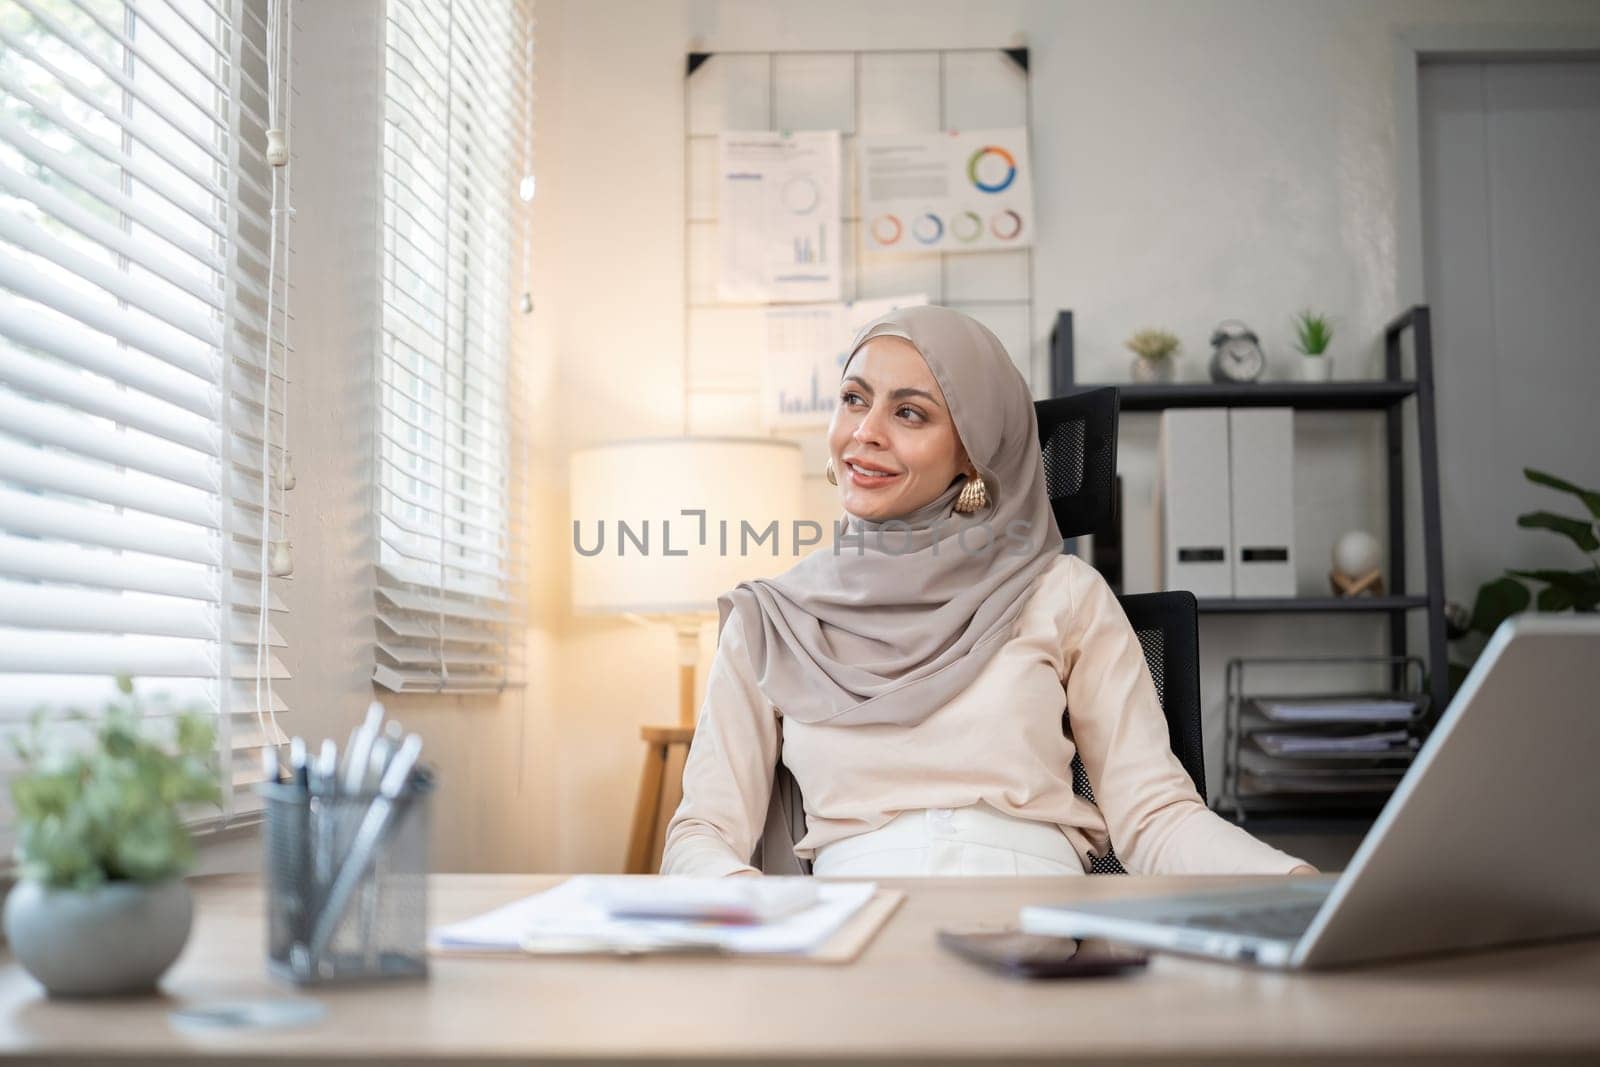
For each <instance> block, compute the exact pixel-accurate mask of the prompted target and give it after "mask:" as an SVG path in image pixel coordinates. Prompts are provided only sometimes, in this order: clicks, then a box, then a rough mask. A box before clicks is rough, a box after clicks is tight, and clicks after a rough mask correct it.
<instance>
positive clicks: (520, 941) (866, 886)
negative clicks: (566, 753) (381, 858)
mask: <svg viewBox="0 0 1600 1067" xmlns="http://www.w3.org/2000/svg"><path fill="white" fill-rule="evenodd" d="M795 880H799V879H784V878H763V879H761V880H760V881H761V882H763V883H773V887H774V891H775V892H781V891H783V888H784V887H783V886H782V883H784V882H788V881H795ZM803 880H804V881H810V879H803ZM653 881H654V882H655V883H656V884H657V885H660V886H661V887H662V894H663V899H668V898H678V897H681V896H682V894H683V892H684V891H686V890H689V889H691V888H692V886H693V883H697V882H699V883H705V882H707V881H716V880H714V879H701V878H691V877H688V876H682V875H669V876H664V877H660V878H656V879H654V880H653ZM751 881H752V883H754V882H755V880H754V879H752V880H751ZM624 884H627V892H626V894H625V895H628V896H629V897H630V898H636V896H637V893H636V891H635V887H636V886H638V885H642V884H645V882H644V880H643V879H640V878H638V877H637V876H634V877H629V876H627V875H580V876H578V877H575V878H569V879H567V880H566V881H565V882H562V883H561V884H560V885H558V886H556V887H555V888H554V889H549V890H546V891H545V892H543V893H536V894H534V895H533V896H530V897H524V898H523V899H522V900H518V901H515V902H513V903H511V904H507V905H506V906H504V907H502V908H496V909H495V910H494V911H491V912H487V913H485V914H483V915H479V916H476V917H474V918H471V919H466V920H463V921H462V922H457V923H451V924H449V925H447V926H438V927H435V928H434V929H433V930H431V931H429V934H428V944H429V946H430V947H432V948H434V949H441V950H451V949H454V950H458V951H462V950H464V951H476V952H533V953H538V952H549V953H557V952H562V953H566V952H624V953H626V952H651V951H661V950H672V949H703V950H711V951H720V952H727V953H732V954H773V953H784V954H797V955H798V954H804V953H807V952H811V951H814V950H816V949H818V948H820V947H821V946H822V945H823V943H824V942H826V941H827V940H828V938H830V937H831V936H833V934H834V933H835V932H836V931H837V930H838V929H839V928H840V927H842V926H843V925H844V924H845V923H846V922H847V921H848V920H849V919H850V917H851V916H852V915H854V914H855V913H856V912H858V911H860V910H861V908H862V907H863V906H865V905H866V903H867V902H868V901H869V900H871V899H872V895H873V893H875V892H876V891H877V884H876V883H874V882H846V883H828V884H825V885H824V884H820V883H817V892H818V899H817V902H816V903H815V904H814V905H812V906H811V907H809V908H806V909H804V910H803V911H799V912H796V913H794V914H792V915H789V916H786V917H784V918H781V919H776V920H774V921H772V922H767V923H758V924H740V925H729V924H725V923H715V922H706V921H703V920H696V919H629V918H615V917H613V916H612V915H611V914H610V913H609V911H608V901H609V900H610V898H611V897H613V896H615V893H614V892H613V891H614V890H615V889H616V888H617V887H618V886H620V885H624Z"/></svg>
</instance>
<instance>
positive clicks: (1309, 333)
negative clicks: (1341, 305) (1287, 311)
mask: <svg viewBox="0 0 1600 1067" xmlns="http://www.w3.org/2000/svg"><path fill="white" fill-rule="evenodd" d="M1294 332H1295V348H1296V349H1298V350H1299V352H1300V378H1301V380H1302V381H1307V382H1326V381H1330V380H1332V378H1333V357H1332V356H1330V355H1328V345H1330V344H1332V343H1333V323H1332V322H1331V321H1330V320H1329V319H1328V316H1326V315H1317V314H1313V313H1312V312H1311V311H1302V312H1300V314H1298V315H1296V316H1295V319H1294Z"/></svg>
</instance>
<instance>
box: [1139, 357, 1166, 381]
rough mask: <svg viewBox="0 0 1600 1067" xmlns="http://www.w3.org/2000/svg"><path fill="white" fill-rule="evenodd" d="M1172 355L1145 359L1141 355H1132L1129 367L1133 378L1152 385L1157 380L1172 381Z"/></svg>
mask: <svg viewBox="0 0 1600 1067" xmlns="http://www.w3.org/2000/svg"><path fill="white" fill-rule="evenodd" d="M1172 372H1173V366H1172V357H1171V356H1168V357H1167V358H1165V359H1145V358H1144V357H1143V356H1134V357H1133V363H1132V365H1131V366H1130V367H1129V373H1131V374H1132V375H1133V380H1134V381H1136V382H1139V383H1140V384H1142V385H1153V384H1155V383H1158V382H1170V381H1172Z"/></svg>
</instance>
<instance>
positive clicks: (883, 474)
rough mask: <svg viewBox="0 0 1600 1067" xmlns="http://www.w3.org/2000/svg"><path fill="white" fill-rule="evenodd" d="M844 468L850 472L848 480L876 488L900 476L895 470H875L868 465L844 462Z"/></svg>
mask: <svg viewBox="0 0 1600 1067" xmlns="http://www.w3.org/2000/svg"><path fill="white" fill-rule="evenodd" d="M845 468H846V469H847V470H849V472H850V480H851V481H852V482H854V483H855V484H856V485H862V486H867V487H872V488H876V487H877V486H879V485H884V484H886V483H888V482H892V481H894V479H896V478H898V477H900V475H899V473H898V472H895V471H877V470H873V469H871V468H870V467H862V466H859V465H857V464H855V463H846V464H845Z"/></svg>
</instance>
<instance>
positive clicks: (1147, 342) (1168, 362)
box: [1123, 330, 1178, 382]
mask: <svg viewBox="0 0 1600 1067" xmlns="http://www.w3.org/2000/svg"><path fill="white" fill-rule="evenodd" d="M1123 343H1124V344H1125V345H1127V347H1128V350H1129V351H1131V352H1132V353H1133V354H1134V356H1135V359H1134V361H1133V365H1132V374H1133V380H1134V381H1136V382H1170V381H1171V380H1172V371H1173V367H1172V359H1173V357H1174V356H1176V355H1177V354H1178V338H1177V335H1175V334H1172V333H1169V332H1168V331H1166V330H1140V331H1139V332H1138V333H1136V334H1134V335H1133V336H1132V337H1130V338H1128V339H1127V340H1126V341H1124V342H1123Z"/></svg>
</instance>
